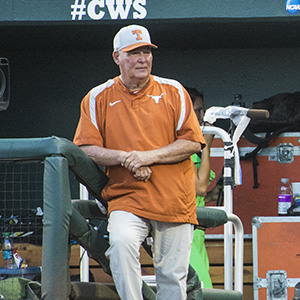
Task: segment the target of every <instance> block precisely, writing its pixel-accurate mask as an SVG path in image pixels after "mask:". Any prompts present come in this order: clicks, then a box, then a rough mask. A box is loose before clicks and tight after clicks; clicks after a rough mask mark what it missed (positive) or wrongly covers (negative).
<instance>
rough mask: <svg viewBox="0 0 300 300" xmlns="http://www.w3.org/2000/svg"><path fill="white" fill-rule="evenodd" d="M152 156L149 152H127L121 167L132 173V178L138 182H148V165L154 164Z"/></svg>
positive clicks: (150, 172) (149, 173)
mask: <svg viewBox="0 0 300 300" xmlns="http://www.w3.org/2000/svg"><path fill="white" fill-rule="evenodd" d="M152 156H153V155H151V154H150V151H131V152H127V153H126V154H125V156H124V160H123V162H122V163H121V166H123V167H125V168H126V169H128V170H129V171H131V172H132V173H134V175H133V176H134V177H135V178H136V179H137V180H140V181H145V182H146V181H148V180H149V179H150V177H151V174H152V171H151V169H150V167H149V166H150V165H152V164H153V163H154V161H153V157H152Z"/></svg>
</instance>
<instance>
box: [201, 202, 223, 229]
mask: <svg viewBox="0 0 300 300" xmlns="http://www.w3.org/2000/svg"><path fill="white" fill-rule="evenodd" d="M197 219H198V222H199V228H200V229H202V228H204V229H205V228H211V227H213V228H214V227H218V226H221V225H224V224H225V223H227V222H228V217H227V214H226V212H225V211H224V210H221V209H216V208H210V207H197Z"/></svg>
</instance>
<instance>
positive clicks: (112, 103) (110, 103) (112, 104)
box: [109, 100, 122, 106]
mask: <svg viewBox="0 0 300 300" xmlns="http://www.w3.org/2000/svg"><path fill="white" fill-rule="evenodd" d="M121 101H122V100H117V101H115V102H109V105H110V106H114V105H115V104H117V103H119V102H121Z"/></svg>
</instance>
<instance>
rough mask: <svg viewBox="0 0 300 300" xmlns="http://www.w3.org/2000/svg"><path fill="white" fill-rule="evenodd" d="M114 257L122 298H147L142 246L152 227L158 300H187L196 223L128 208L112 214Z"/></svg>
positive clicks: (110, 227) (111, 249)
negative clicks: (150, 217)
mask: <svg viewBox="0 0 300 300" xmlns="http://www.w3.org/2000/svg"><path fill="white" fill-rule="evenodd" d="M108 221H109V223H108V231H109V239H110V247H109V249H108V250H107V252H106V255H107V257H108V258H109V259H110V268H111V271H112V275H113V279H114V282H115V285H116V288H117V290H118V293H119V296H120V298H121V299H122V300H143V297H142V277H141V267H140V263H139V249H140V246H141V244H142V242H143V241H144V240H145V238H146V237H147V236H148V235H149V232H150V231H151V234H152V237H153V261H154V268H155V275H156V283H157V298H156V299H157V300H166V299H172V300H185V299H186V280H187V272H188V266H189V258H190V249H191V243H192V239H193V230H194V226H193V225H192V224H182V223H167V222H160V221H153V220H146V219H143V218H141V217H138V216H136V215H134V214H132V213H129V212H125V211H113V212H112V213H111V214H110V216H109V220H108Z"/></svg>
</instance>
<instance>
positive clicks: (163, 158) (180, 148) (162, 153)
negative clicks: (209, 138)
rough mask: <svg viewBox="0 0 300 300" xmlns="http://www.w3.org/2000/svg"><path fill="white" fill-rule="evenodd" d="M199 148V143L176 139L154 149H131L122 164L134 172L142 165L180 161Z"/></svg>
mask: <svg viewBox="0 0 300 300" xmlns="http://www.w3.org/2000/svg"><path fill="white" fill-rule="evenodd" d="M200 150H201V143H199V142H194V141H189V140H184V139H178V140H176V141H174V142H173V143H171V144H169V145H167V146H164V147H161V148H158V149H155V150H149V151H131V152H129V153H128V154H129V155H128V156H126V158H125V160H124V162H123V163H122V165H123V166H124V167H125V168H127V169H128V170H130V171H131V172H135V171H136V170H137V169H138V168H140V167H142V166H151V165H153V164H171V163H177V162H181V161H183V160H185V159H187V158H189V157H190V156H191V155H192V154H194V153H197V152H199V151H200Z"/></svg>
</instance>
